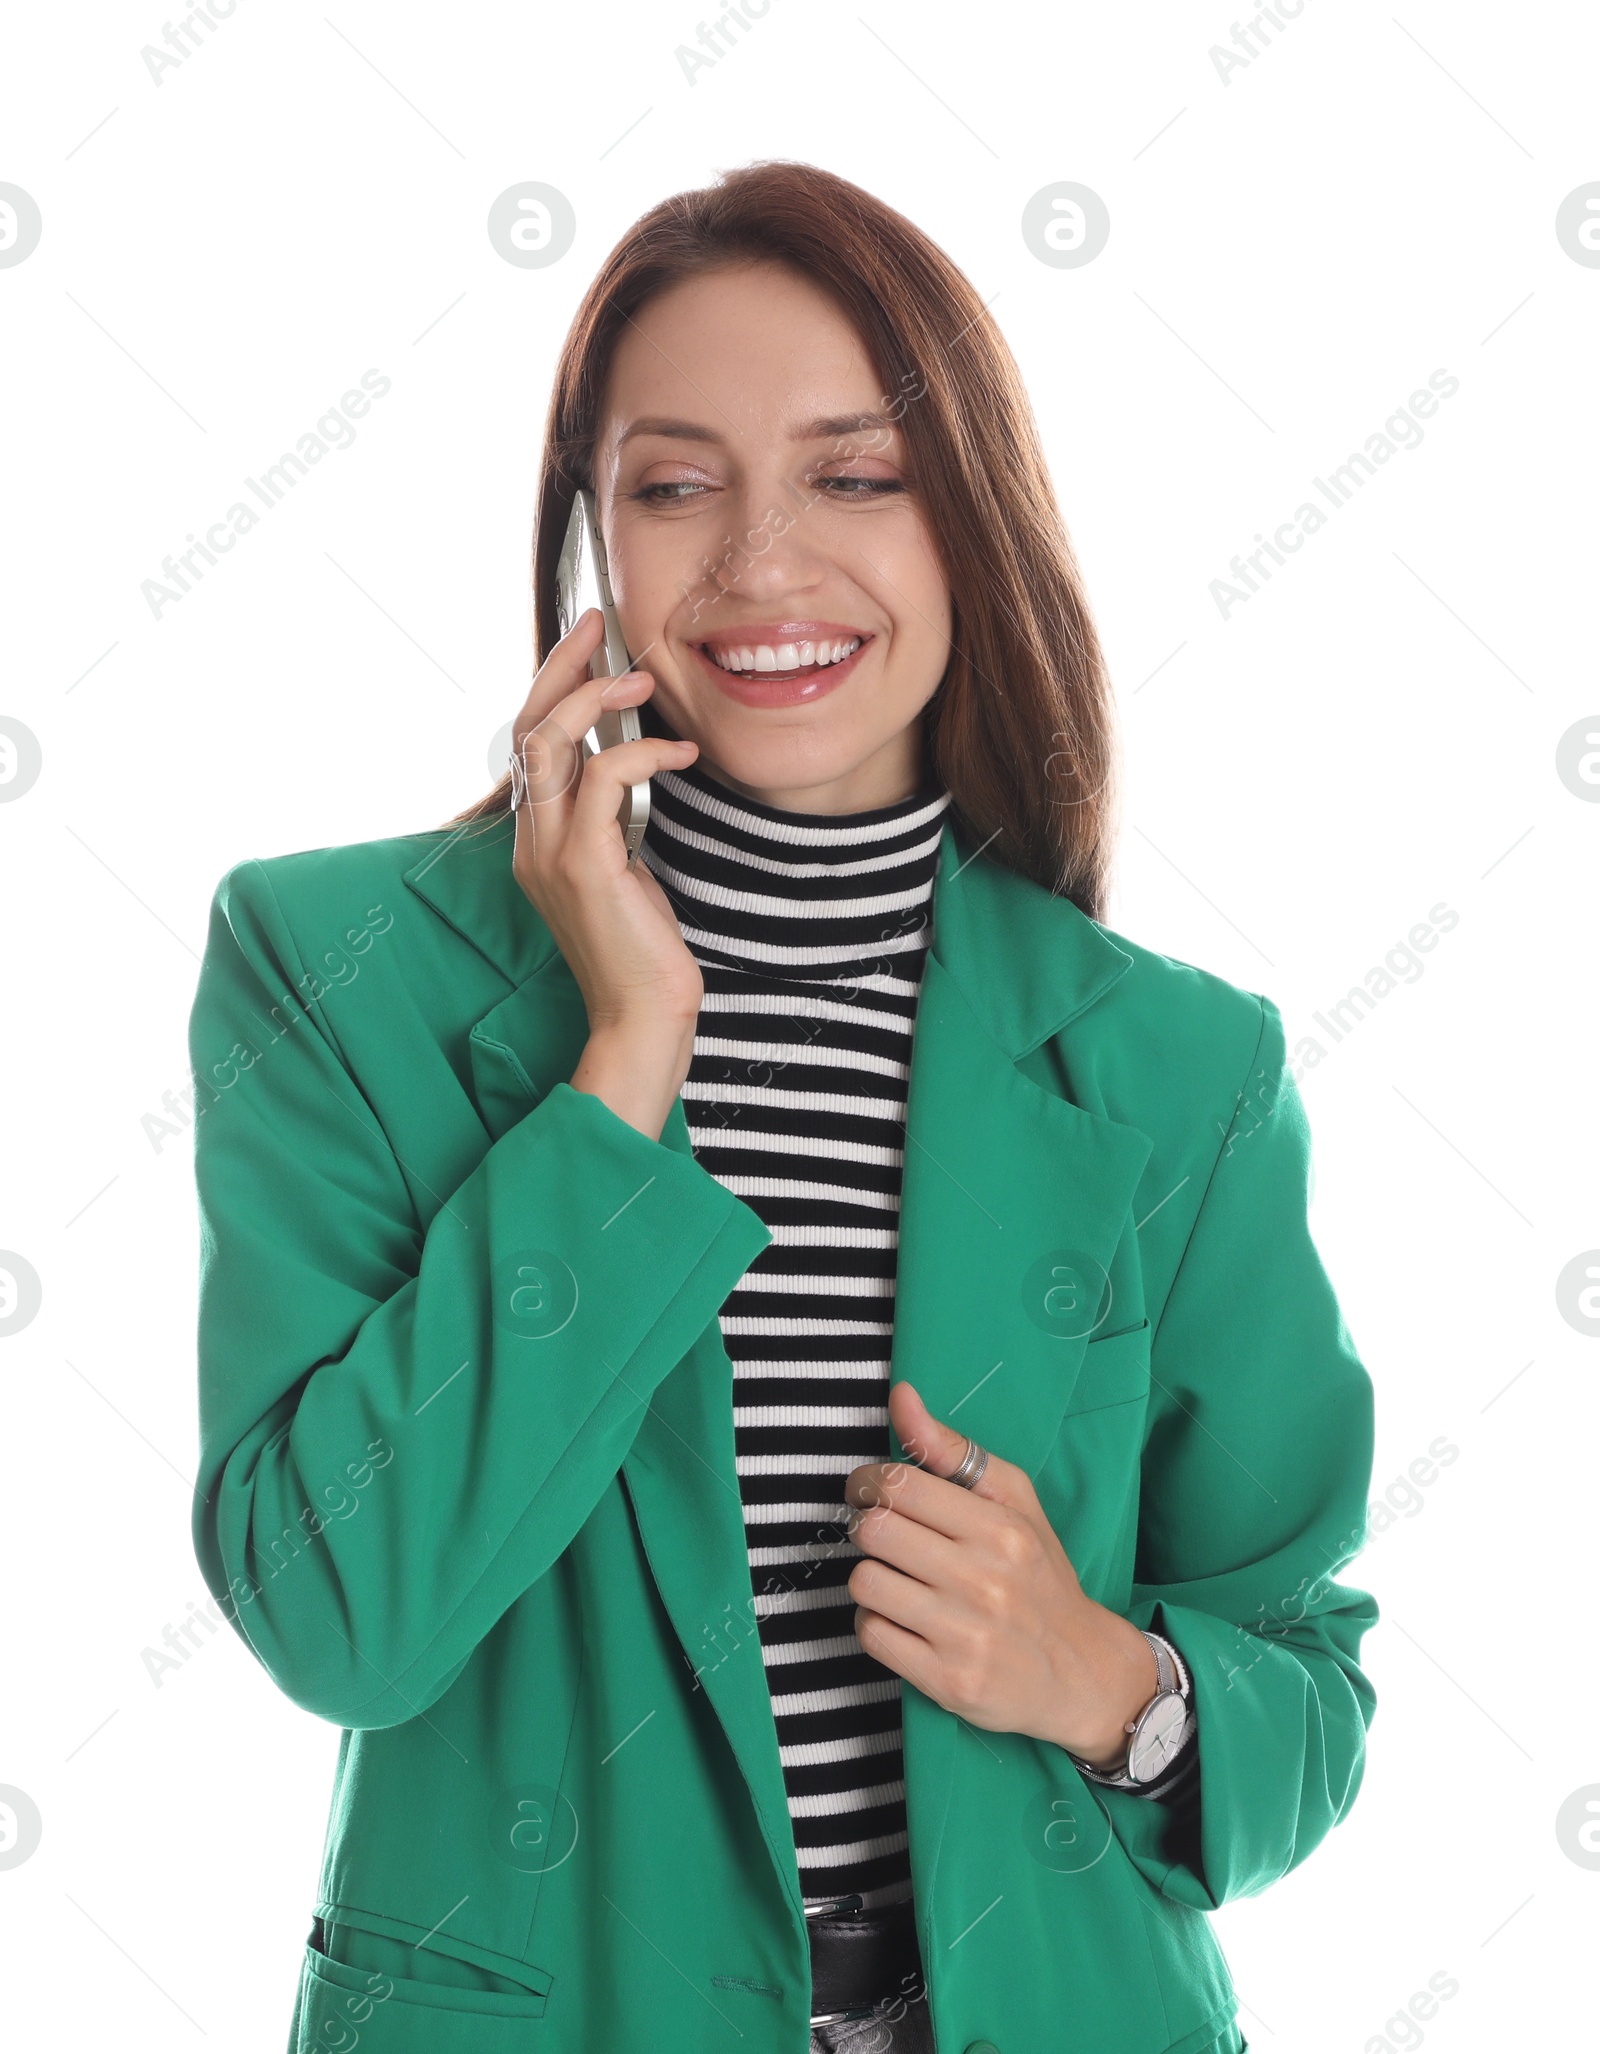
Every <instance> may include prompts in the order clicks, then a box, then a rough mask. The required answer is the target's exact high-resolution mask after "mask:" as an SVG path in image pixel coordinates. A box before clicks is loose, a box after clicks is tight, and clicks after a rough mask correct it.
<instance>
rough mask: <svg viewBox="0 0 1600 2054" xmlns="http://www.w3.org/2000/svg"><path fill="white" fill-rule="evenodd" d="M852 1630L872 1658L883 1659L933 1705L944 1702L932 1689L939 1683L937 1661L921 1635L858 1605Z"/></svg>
mask: <svg viewBox="0 0 1600 2054" xmlns="http://www.w3.org/2000/svg"><path fill="white" fill-rule="evenodd" d="M855 1629H856V1639H857V1640H858V1641H860V1643H861V1646H862V1648H863V1650H864V1651H865V1652H866V1653H867V1654H869V1655H871V1656H872V1658H873V1660H874V1661H877V1662H882V1664H883V1666H884V1667H885V1668H886V1669H892V1670H893V1671H894V1673H895V1674H896V1675H897V1676H903V1677H904V1678H905V1680H906V1682H907V1683H914V1684H915V1685H916V1686H917V1688H918V1690H920V1691H921V1692H922V1694H923V1695H924V1696H925V1697H931V1698H932V1699H933V1701H934V1703H935V1704H940V1703H942V1702H943V1700H942V1699H941V1698H940V1696H939V1693H938V1690H937V1689H936V1688H935V1686H936V1685H937V1683H938V1682H939V1673H938V1671H939V1664H938V1660H937V1658H936V1656H935V1654H934V1651H933V1649H932V1648H931V1647H930V1646H929V1644H928V1643H927V1641H925V1640H924V1639H923V1638H922V1636H921V1634H919V1633H910V1632H908V1631H907V1630H906V1628H905V1627H903V1626H897V1625H896V1624H895V1623H894V1621H893V1620H892V1619H885V1618H884V1616H883V1614H882V1613H881V1612H871V1611H866V1610H863V1609H859V1608H858V1610H857V1612H856V1620H855ZM946 1709H948V1707H947V1708H946Z"/></svg>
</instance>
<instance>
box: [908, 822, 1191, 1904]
mask: <svg viewBox="0 0 1600 2054" xmlns="http://www.w3.org/2000/svg"><path fill="white" fill-rule="evenodd" d="M1131 962H1132V958H1131V957H1129V956H1128V955H1127V954H1126V953H1125V952H1124V951H1123V950H1121V949H1119V948H1118V947H1117V946H1116V945H1115V943H1114V942H1112V941H1111V940H1110V939H1109V937H1108V936H1107V935H1106V934H1105V933H1104V932H1103V931H1102V930H1101V929H1100V928H1099V927H1098V926H1097V925H1096V924H1095V923H1094V922H1093V921H1091V920H1090V919H1088V918H1087V916H1086V915H1085V914H1083V913H1082V912H1081V911H1080V910H1079V909H1078V908H1077V907H1076V906H1074V905H1073V904H1072V903H1071V902H1070V901H1069V900H1066V899H1057V898H1053V897H1051V896H1050V894H1048V893H1047V892H1044V891H1042V890H1041V889H1039V888H1038V887H1037V886H1034V885H1032V884H1029V883H1028V882H1026V881H1025V880H1022V879H1019V878H1017V877H1016V876H1015V875H1014V874H1013V873H1011V872H1009V871H1004V870H1001V869H1000V868H998V867H997V866H995V865H986V864H982V863H980V862H977V861H974V860H972V858H971V856H970V854H969V852H968V850H967V848H966V845H965V844H964V843H963V841H962V840H961V838H960V837H959V835H957V834H956V833H955V831H954V830H953V829H947V832H946V836H945V842H944V847H943V850H942V852H941V858H940V874H939V879H938V882H937V885H936V889H935V899H934V937H933V947H932V950H931V952H930V955H929V958H928V964H927V970H926V973H925V976H924V981H923V987H922V993H921V997H920V999H919V1001H918V1008H917V1024H916V1034H915V1041H914V1048H913V1055H912V1063H911V1086H910V1097H909V1102H908V1105H907V1132H906V1157H905V1169H904V1174H903V1180H902V1186H901V1207H900V1259H899V1282H898V1286H897V1289H896V1294H895V1331H894V1342H893V1348H892V1353H891V1370H890V1382H891V1385H892V1384H895V1383H899V1382H902V1381H905V1382H909V1383H912V1384H914V1385H915V1386H916V1389H917V1391H918V1393H919V1395H920V1396H921V1398H922V1400H923V1402H924V1403H925V1404H926V1405H927V1407H928V1410H929V1411H930V1412H931V1413H932V1414H933V1415H934V1417H935V1418H936V1419H939V1420H942V1421H944V1422H945V1423H946V1424H948V1425H950V1426H954V1427H956V1428H957V1429H958V1430H959V1431H960V1432H962V1433H965V1434H968V1435H970V1436H971V1437H972V1439H974V1440H976V1441H978V1442H979V1443H980V1444H981V1445H982V1446H984V1447H986V1448H988V1449H989V1450H991V1451H992V1452H993V1453H994V1454H996V1455H1000V1456H1003V1457H1004V1458H1005V1459H1006V1460H1007V1461H1009V1462H1014V1463H1016V1464H1017V1466H1018V1467H1019V1468H1021V1469H1023V1470H1025V1471H1026V1472H1027V1473H1028V1475H1029V1476H1036V1475H1037V1474H1038V1472H1039V1470H1040V1468H1041V1467H1042V1466H1043V1464H1044V1462H1045V1460H1046V1458H1047V1456H1048V1455H1049V1452H1050V1449H1051V1446H1052V1444H1053V1442H1054V1441H1055V1439H1056V1437H1057V1435H1058V1433H1059V1432H1060V1430H1061V1421H1062V1416H1063V1414H1064V1412H1065V1410H1066V1407H1067V1405H1068V1403H1069V1401H1070V1399H1071V1396H1072V1389H1073V1385H1074V1383H1075V1382H1076V1380H1077V1377H1078V1373H1079V1371H1080V1369H1081V1368H1082V1365H1083V1359H1084V1351H1085V1349H1086V1347H1087V1346H1088V1343H1089V1339H1090V1337H1091V1333H1092V1332H1093V1331H1099V1332H1109V1331H1112V1330H1114V1329H1115V1328H1116V1326H1117V1325H1118V1324H1119V1323H1120V1315H1119V1314H1118V1312H1117V1310H1116V1308H1115V1307H1113V1306H1112V1305H1111V1304H1110V1303H1109V1282H1108V1280H1109V1277H1110V1273H1111V1271H1112V1268H1113V1257H1114V1255H1115V1252H1116V1249H1117V1245H1118V1243H1119V1242H1120V1240H1121V1239H1122V1236H1123V1234H1124V1232H1125V1230H1126V1228H1127V1225H1128V1222H1129V1218H1130V1211H1131V1206H1132V1202H1133V1195H1134V1190H1135V1187H1136V1186H1137V1184H1138V1182H1139V1178H1140V1176H1141V1175H1142V1173H1143V1170H1144V1166H1145V1163H1146V1161H1147V1160H1148V1158H1149V1155H1150V1153H1151V1149H1152V1146H1153V1143H1152V1142H1151V1140H1150V1137H1149V1136H1148V1135H1146V1134H1144V1133H1142V1132H1140V1131H1139V1130H1138V1129H1137V1128H1133V1127H1129V1126H1124V1125H1122V1124H1120V1123H1118V1122H1117V1121H1114V1120H1110V1119H1107V1118H1105V1117H1104V1116H1102V1115H1100V1114H1097V1113H1093V1112H1090V1111H1087V1110H1085V1109H1084V1108H1083V1107H1081V1106H1077V1105H1074V1104H1073V1103H1072V1101H1071V1100H1070V1099H1066V1098H1062V1097H1058V1096H1057V1095H1056V1094H1055V1093H1054V1092H1052V1091H1048V1090H1046V1089H1044V1088H1043V1087H1042V1086H1040V1085H1038V1084H1036V1083H1034V1082H1033V1081H1032V1080H1031V1078H1029V1077H1028V1076H1027V1075H1025V1074H1024V1072H1023V1071H1022V1070H1021V1069H1019V1068H1018V1067H1017V1064H1018V1061H1019V1059H1020V1058H1022V1057H1024V1056H1026V1055H1028V1054H1030V1053H1031V1052H1032V1051H1033V1050H1034V1049H1036V1048H1038V1047H1039V1045H1040V1044H1041V1043H1042V1042H1044V1041H1046V1040H1048V1039H1049V1038H1050V1037H1051V1036H1052V1035H1053V1034H1055V1033H1057V1032H1058V1031H1059V1030H1060V1029H1061V1028H1063V1027H1065V1026H1066V1025H1067V1024H1068V1023H1069V1022H1070V1021H1071V1020H1073V1019H1075V1018H1076V1017H1077V1016H1078V1015H1079V1014H1080V1013H1081V1012H1083V1011H1084V1010H1085V1009H1086V1008H1087V1007H1088V1006H1090V1005H1092V1004H1094V1002H1095V1001H1096V1000H1097V999H1098V998H1100V997H1101V996H1103V995H1104V993H1105V992H1106V991H1108V990H1109V989H1110V987H1111V986H1112V985H1113V984H1115V983H1116V981H1117V979H1118V978H1119V977H1121V976H1122V975H1123V974H1124V973H1125V972H1126V971H1127V970H1128V969H1129V967H1130V966H1131ZM891 1443H892V1444H893V1445H894V1447H895V1448H896V1449H897V1450H898V1448H899V1442H898V1438H897V1437H896V1436H895V1435H894V1434H893V1431H892V1429H891ZM901 1709H902V1723H903V1731H904V1749H905V1762H906V1808H907V1814H908V1820H909V1826H910V1835H911V1855H912V1863H913V1867H914V1871H915V1873H916V1875H917V1877H918V1879H919V1884H918V1896H919V1901H921V1904H922V1916H923V1918H924V1920H925V1919H926V1916H927V1913H926V1897H927V1895H928V1894H929V1893H930V1892H931V1887H932V1882H933V1877H934V1873H935V1869H936V1865H937V1861H938V1854H939V1846H940V1842H941V1839H942V1837H943V1832H944V1821H945V1816H946V1812H947V1809H948V1806H949V1802H950V1795H951V1791H952V1789H953V1787H954V1782H955V1774H954V1771H955V1761H954V1750H955V1741H956V1730H957V1727H958V1726H959V1724H960V1721H959V1720H958V1719H957V1718H956V1717H955V1715H954V1714H952V1713H950V1712H947V1711H945V1710H944V1709H943V1708H942V1707H941V1706H940V1705H938V1704H937V1703H936V1702H935V1701H934V1700H933V1699H932V1698H930V1697H928V1696H926V1695H924V1693H923V1692H921V1691H920V1690H918V1689H917V1688H916V1687H915V1685H914V1684H912V1683H909V1682H908V1683H906V1685H905V1686H904V1688H903V1690H902V1699H901ZM925 1944H926V1939H925Z"/></svg>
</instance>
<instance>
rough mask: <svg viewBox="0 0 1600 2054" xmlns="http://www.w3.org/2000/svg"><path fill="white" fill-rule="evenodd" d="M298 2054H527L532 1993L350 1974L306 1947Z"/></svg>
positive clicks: (535, 1998)
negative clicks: (357, 2052)
mask: <svg viewBox="0 0 1600 2054" xmlns="http://www.w3.org/2000/svg"><path fill="white" fill-rule="evenodd" d="M302 1973H303V1983H302V1988H301V2001H300V2030H299V2033H298V2035H297V2037H296V2046H295V2054H353V2050H354V2049H355V2048H356V2046H357V2045H358V2044H359V2045H360V2046H361V2047H362V2048H363V2049H364V2054H527V2049H528V2047H529V2045H530V2042H529V2039H528V2034H527V2027H528V2024H529V2022H530V2021H531V2020H533V2019H537V2018H543V2016H544V2009H545V2000H544V1998H543V1997H541V1996H539V1995H537V1994H536V1993H535V1992H534V1991H532V1990H524V1991H518V1992H516V1993H515V1994H511V1993H505V1994H502V1993H501V1992H500V1991H498V1990H472V1989H466V1988H462V1987H458V1986H457V1985H455V1984H452V1983H426V1982H419V1981H417V1980H416V1979H415V1978H412V1977H407V1976H394V1975H389V1974H388V1973H386V1972H385V1971H383V1970H379V1969H366V1968H352V1967H351V1966H350V1965H349V1964H348V1963H347V1962H343V1961H335V1960H334V1959H333V1957H332V1956H331V1955H328V1954H324V1953H322V1952H321V1950H320V1949H319V1948H317V1947H316V1946H314V1945H311V1946H308V1947H307V1948H306V1958H305V1967H304V1970H303V1972H302Z"/></svg>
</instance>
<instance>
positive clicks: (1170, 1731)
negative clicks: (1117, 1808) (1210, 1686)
mask: <svg viewBox="0 0 1600 2054" xmlns="http://www.w3.org/2000/svg"><path fill="white" fill-rule="evenodd" d="M1140 1630H1141V1631H1143V1629H1142V1628H1141V1629H1140ZM1144 1637H1145V1639H1146V1640H1147V1641H1149V1643H1150V1646H1151V1649H1152V1650H1153V1652H1154V1654H1155V1658H1156V1684H1157V1689H1156V1694H1155V1696H1154V1697H1153V1698H1151V1700H1150V1702H1149V1703H1148V1704H1147V1705H1146V1706H1145V1708H1144V1710H1143V1711H1142V1712H1141V1713H1140V1714H1139V1716H1138V1718H1137V1719H1134V1720H1131V1721H1130V1722H1129V1724H1128V1725H1127V1727H1126V1728H1125V1729H1124V1730H1125V1731H1126V1732H1127V1733H1128V1734H1129V1735H1130V1736H1131V1737H1130V1739H1129V1741H1128V1759H1127V1766H1126V1768H1124V1769H1123V1770H1122V1771H1120V1772H1119V1773H1116V1774H1112V1773H1110V1772H1108V1771H1107V1770H1105V1769H1095V1768H1091V1767H1090V1765H1089V1764H1088V1763H1087V1762H1085V1761H1080V1760H1079V1758H1078V1757H1077V1755H1075V1754H1073V1752H1072V1751H1071V1749H1070V1748H1069V1749H1068V1750H1067V1759H1068V1760H1069V1761H1070V1762H1071V1763H1072V1765H1073V1767H1074V1768H1075V1769H1076V1770H1077V1771H1078V1773H1079V1774H1080V1775H1083V1776H1087V1777H1088V1778H1089V1779H1090V1780H1091V1781H1092V1782H1095V1783H1103V1784H1105V1785H1106V1786H1107V1788H1109V1789H1112V1790H1142V1789H1143V1788H1144V1787H1145V1786H1146V1785H1147V1784H1150V1783H1153V1782H1155V1780H1156V1778H1157V1777H1158V1776H1159V1775H1161V1774H1162V1772H1163V1771H1164V1770H1165V1769H1166V1768H1167V1767H1168V1766H1169V1765H1170V1764H1171V1762H1172V1761H1173V1759H1174V1758H1175V1757H1176V1755H1177V1754H1178V1751H1179V1749H1180V1748H1182V1747H1183V1745H1184V1743H1185V1742H1186V1741H1187V1740H1188V1739H1189V1737H1190V1735H1191V1734H1192V1733H1193V1732H1194V1730H1195V1716H1194V1703H1193V1692H1192V1690H1191V1687H1190V1683H1189V1672H1188V1670H1187V1669H1186V1668H1185V1667H1184V1666H1183V1657H1182V1656H1181V1655H1180V1654H1179V1653H1178V1650H1177V1649H1176V1648H1175V1647H1174V1646H1173V1645H1172V1643H1171V1641H1170V1640H1163V1639H1162V1638H1161V1636H1160V1634H1159V1633H1146V1634H1145V1636H1144Z"/></svg>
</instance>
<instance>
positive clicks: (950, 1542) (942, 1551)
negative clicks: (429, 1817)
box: [848, 1471, 992, 1590]
mask: <svg viewBox="0 0 1600 2054" xmlns="http://www.w3.org/2000/svg"><path fill="white" fill-rule="evenodd" d="M906 1473H907V1476H908V1477H909V1478H910V1479H911V1481H910V1484H909V1486H908V1488H907V1490H906V1491H905V1492H904V1493H896V1494H895V1495H894V1496H892V1497H889V1498H887V1499H885V1500H884V1501H883V1502H882V1503H881V1504H876V1505H869V1506H868V1507H867V1508H866V1509H865V1511H858V1512H855V1513H853V1514H852V1515H851V1519H850V1525H849V1529H848V1531H849V1534H850V1538H851V1539H852V1540H853V1541H854V1542H855V1544H856V1546H857V1547H858V1548H859V1549H860V1550H861V1552H862V1553H863V1554H864V1555H870V1556H872V1557H873V1559H874V1560H875V1561H879V1562H887V1563H888V1564H889V1565H890V1567H891V1568H894V1569H898V1570H900V1571H901V1572H902V1573H903V1574H904V1575H906V1576H914V1577H916V1579H917V1581H918V1582H919V1583H927V1584H933V1585H935V1586H937V1587H938V1588H940V1589H944V1590H954V1589H955V1588H957V1586H958V1582H959V1578H960V1572H961V1565H962V1554H963V1549H964V1548H965V1547H966V1546H967V1543H968V1542H969V1541H970V1540H971V1538H972V1535H971V1534H970V1533H965V1534H963V1533H959V1532H950V1531H947V1530H946V1527H945V1524H944V1522H943V1520H942V1519H941V1518H940V1516H939V1512H938V1510H937V1508H936V1509H935V1511H934V1516H933V1517H931V1518H930V1517H928V1516H927V1514H928V1499H929V1497H931V1495H932V1491H933V1489H934V1488H936V1486H930V1484H929V1482H928V1479H927V1478H926V1477H923V1476H918V1475H916V1473H915V1472H913V1471H907V1472H906ZM919 1487H920V1489H921V1491H922V1492H923V1493H924V1496H923V1497H922V1498H921V1499H920V1500H919V1501H918V1504H917V1505H914V1504H913V1503H912V1502H911V1500H912V1494H913V1492H915V1491H916V1490H917V1489H918V1488H919ZM939 1496H940V1497H941V1498H942V1499H945V1500H949V1499H950V1497H951V1496H952V1493H950V1492H949V1491H941V1492H940V1493H939ZM919 1507H920V1509H919ZM954 1509H955V1511H956V1512H957V1514H958V1515H960V1514H965V1516H966V1518H967V1519H968V1520H969V1521H970V1520H971V1517H972V1513H973V1511H974V1509H975V1508H974V1507H972V1506H970V1505H967V1506H957V1507H955V1508H954ZM991 1516H992V1515H991Z"/></svg>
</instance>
